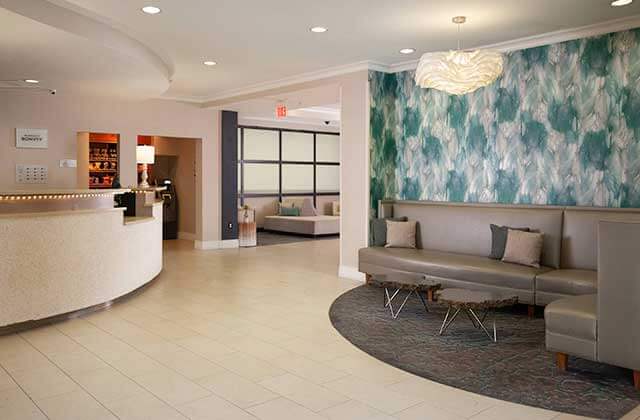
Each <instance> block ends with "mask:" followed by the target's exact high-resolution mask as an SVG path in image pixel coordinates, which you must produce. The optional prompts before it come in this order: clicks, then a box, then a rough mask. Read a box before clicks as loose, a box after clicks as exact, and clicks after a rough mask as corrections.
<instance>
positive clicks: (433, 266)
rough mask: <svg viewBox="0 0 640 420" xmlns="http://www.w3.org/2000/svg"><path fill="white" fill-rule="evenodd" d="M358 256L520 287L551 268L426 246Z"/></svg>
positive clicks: (377, 250)
mask: <svg viewBox="0 0 640 420" xmlns="http://www.w3.org/2000/svg"><path fill="white" fill-rule="evenodd" d="M359 257H360V258H359V259H360V264H361V265H362V264H364V265H367V264H371V265H376V266H382V267H385V268H389V269H393V270H398V271H408V272H412V273H423V274H427V275H430V276H434V277H441V278H446V279H453V280H462V281H467V282H471V283H479V284H484V285H491V286H499V287H504V288H512V289H521V290H533V283H534V278H535V276H536V274H540V273H544V272H546V271H549V270H551V269H550V268H547V267H541V268H533V267H525V266H522V265H516V264H509V263H504V262H502V261H496V260H492V259H490V258H487V257H478V256H475V255H465V254H455V253H449V252H441V251H431V250H426V249H402V248H379V247H370V248H363V249H361V250H360V255H359ZM370 274H375V273H370Z"/></svg>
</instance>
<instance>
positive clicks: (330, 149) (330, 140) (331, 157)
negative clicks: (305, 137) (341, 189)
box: [316, 134, 340, 191]
mask: <svg viewBox="0 0 640 420" xmlns="http://www.w3.org/2000/svg"><path fill="white" fill-rule="evenodd" d="M316 160H317V161H318V162H340V136H339V135H332V134H316ZM336 191H337V190H336Z"/></svg>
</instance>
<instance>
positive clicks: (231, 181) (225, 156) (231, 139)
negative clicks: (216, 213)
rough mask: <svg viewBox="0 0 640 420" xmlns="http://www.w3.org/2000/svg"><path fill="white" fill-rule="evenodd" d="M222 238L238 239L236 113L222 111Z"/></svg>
mask: <svg viewBox="0 0 640 420" xmlns="http://www.w3.org/2000/svg"><path fill="white" fill-rule="evenodd" d="M221 228H222V240H229V239H238V113H237V112H233V111H222V227H221Z"/></svg>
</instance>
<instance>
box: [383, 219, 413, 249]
mask: <svg viewBox="0 0 640 420" xmlns="http://www.w3.org/2000/svg"><path fill="white" fill-rule="evenodd" d="M386 222H387V243H386V244H385V248H415V247H416V222H415V220H413V221H410V222H394V221H392V220H389V219H387V220H386Z"/></svg>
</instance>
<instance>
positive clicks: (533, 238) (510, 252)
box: [502, 229, 544, 268]
mask: <svg viewBox="0 0 640 420" xmlns="http://www.w3.org/2000/svg"><path fill="white" fill-rule="evenodd" d="M543 240H544V235H543V234H542V233H537V232H522V231H520V230H513V229H509V233H508V234H507V246H506V247H505V248H504V256H503V257H502V261H504V262H510V263H515V264H522V265H527V266H529V267H536V268H538V267H540V254H542V243H543Z"/></svg>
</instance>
